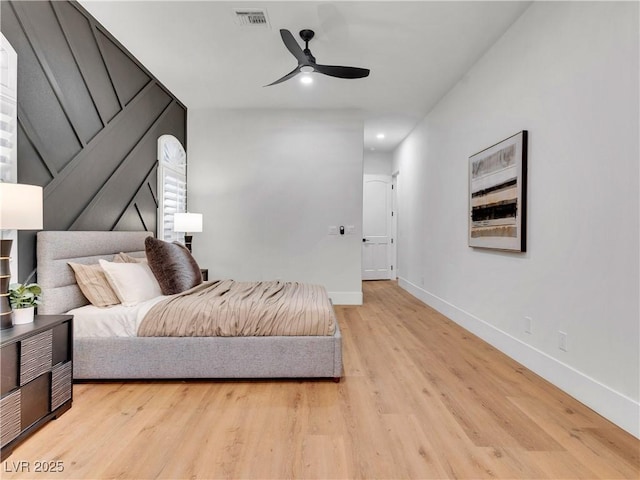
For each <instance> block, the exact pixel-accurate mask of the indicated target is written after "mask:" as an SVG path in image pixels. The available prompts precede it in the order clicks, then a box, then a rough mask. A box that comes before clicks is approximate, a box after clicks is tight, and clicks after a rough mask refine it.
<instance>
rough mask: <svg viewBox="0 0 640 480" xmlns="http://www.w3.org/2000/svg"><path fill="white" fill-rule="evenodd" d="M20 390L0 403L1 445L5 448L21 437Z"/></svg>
mask: <svg viewBox="0 0 640 480" xmlns="http://www.w3.org/2000/svg"><path fill="white" fill-rule="evenodd" d="M20 397H21V392H20V390H16V391H15V392H13V393H11V394H9V395H7V396H6V397H4V398H3V399H2V400H1V401H0V444H2V446H5V445H6V444H7V443H9V442H10V441H11V440H13V439H14V438H16V437H17V436H18V435H20V431H21V430H22V429H21V428H20Z"/></svg>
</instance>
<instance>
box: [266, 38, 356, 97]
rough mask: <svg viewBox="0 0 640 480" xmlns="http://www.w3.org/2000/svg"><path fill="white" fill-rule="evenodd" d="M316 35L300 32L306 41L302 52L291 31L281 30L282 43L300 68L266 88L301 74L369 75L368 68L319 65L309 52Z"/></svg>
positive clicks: (350, 76)
mask: <svg viewBox="0 0 640 480" xmlns="http://www.w3.org/2000/svg"><path fill="white" fill-rule="evenodd" d="M314 35H315V32H314V31H313V30H308V29H305V30H300V38H302V40H303V41H304V50H302V48H300V45H298V42H296V40H295V38H294V37H293V35H292V34H291V32H290V31H289V30H286V29H281V30H280V36H281V37H282V41H283V42H284V45H285V47H287V50H289V51H290V52H291V54H292V55H293V56H294V57H296V59H297V60H298V66H297V67H296V68H294V69H293V70H292V71H291V72H289V73H287V74H286V75H285V76H284V77H282V78H279V79H278V80H276V81H275V82H273V83H270V84H269V85H265V87H270V86H271V85H276V84H278V83H282V82H284V81H285V80H289V79H290V78H292V77H295V76H296V75H298V74H299V73H309V72H318V73H323V74H324V75H329V76H330V77H338V78H363V77H366V76H368V75H369V69H368V68H359V67H341V66H338V65H319V64H317V63H316V58H315V57H314V56H313V55H312V54H311V50H309V41H310V40H311V39H312V38H313V37H314Z"/></svg>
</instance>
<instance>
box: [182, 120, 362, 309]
mask: <svg viewBox="0 0 640 480" xmlns="http://www.w3.org/2000/svg"><path fill="white" fill-rule="evenodd" d="M188 127H189V136H188V149H187V152H188V155H189V170H188V172H187V174H188V205H189V210H190V211H192V212H202V213H203V214H204V232H203V233H200V234H195V235H194V238H193V251H194V255H195V257H196V259H197V260H198V263H200V265H201V266H202V267H203V268H205V267H206V268H208V269H209V278H210V279H212V278H233V279H236V280H274V279H282V280H292V281H294V280H295V281H304V282H312V283H318V284H322V285H324V286H325V287H326V288H327V290H328V291H329V294H330V296H331V298H332V300H333V302H334V303H336V304H360V303H362V286H361V281H360V278H361V277H360V276H361V273H360V245H361V236H362V233H361V232H362V168H363V167H362V162H363V123H362V120H361V118H360V117H359V116H358V115H357V114H355V113H351V112H344V111H342V112H337V111H336V112H334V111H320V110H282V111H273V110H269V111H267V110H210V109H202V110H198V109H193V108H190V109H189V119H188ZM332 225H334V226H340V225H344V226H347V225H354V226H355V227H356V229H355V233H354V234H353V235H345V236H340V235H329V234H328V227H329V226H332Z"/></svg>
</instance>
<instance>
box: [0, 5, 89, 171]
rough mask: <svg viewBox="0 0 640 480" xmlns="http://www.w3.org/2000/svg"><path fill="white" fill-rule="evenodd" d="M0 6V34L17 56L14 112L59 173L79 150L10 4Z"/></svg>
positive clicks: (76, 141) (77, 141)
mask: <svg viewBox="0 0 640 480" xmlns="http://www.w3.org/2000/svg"><path fill="white" fill-rule="evenodd" d="M18 3H20V2H18ZM0 5H1V7H0V8H2V12H1V15H2V33H3V34H4V36H5V37H7V40H9V43H11V45H12V46H13V48H14V49H15V50H16V52H18V108H20V109H21V110H22V112H23V114H24V115H26V117H27V118H28V119H29V122H30V123H31V124H32V125H33V128H34V129H35V131H36V132H37V133H38V135H39V137H40V139H41V141H42V142H41V143H42V147H41V148H42V150H41V151H40V153H41V154H42V155H43V156H44V157H46V158H47V159H48V160H49V161H50V162H51V163H52V164H53V165H55V166H56V168H57V169H61V168H63V167H64V165H65V164H66V163H67V162H68V161H69V159H70V158H72V157H73V156H74V155H75V154H76V153H78V152H79V151H80V150H81V145H80V142H79V140H78V139H77V137H76V136H75V133H74V131H73V128H71V124H70V123H69V121H68V120H67V118H66V116H65V114H64V111H63V110H62V107H61V106H60V102H58V99H57V98H56V96H55V94H54V92H53V88H52V87H51V84H50V83H49V81H48V80H47V77H46V76H45V74H44V71H43V69H42V66H41V65H40V62H39V61H38V59H37V57H36V54H35V52H34V50H33V48H32V47H31V43H30V42H29V40H28V38H27V36H26V35H25V33H24V31H23V30H22V27H21V26H20V23H19V22H18V19H17V17H16V16H15V14H14V10H13V7H12V3H10V2H2V3H1V4H0ZM18 116H19V117H20V115H18ZM19 155H20V152H18V156H19ZM18 161H19V160H18ZM18 168H19V167H18Z"/></svg>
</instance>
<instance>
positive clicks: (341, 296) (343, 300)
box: [329, 291, 362, 305]
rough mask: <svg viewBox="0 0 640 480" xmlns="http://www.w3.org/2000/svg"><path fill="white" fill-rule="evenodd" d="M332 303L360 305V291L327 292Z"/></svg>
mask: <svg viewBox="0 0 640 480" xmlns="http://www.w3.org/2000/svg"><path fill="white" fill-rule="evenodd" d="M329 298H330V299H331V301H332V302H333V304H334V305H362V292H361V291H360V292H329Z"/></svg>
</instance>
